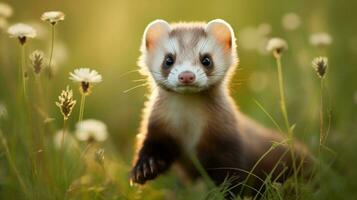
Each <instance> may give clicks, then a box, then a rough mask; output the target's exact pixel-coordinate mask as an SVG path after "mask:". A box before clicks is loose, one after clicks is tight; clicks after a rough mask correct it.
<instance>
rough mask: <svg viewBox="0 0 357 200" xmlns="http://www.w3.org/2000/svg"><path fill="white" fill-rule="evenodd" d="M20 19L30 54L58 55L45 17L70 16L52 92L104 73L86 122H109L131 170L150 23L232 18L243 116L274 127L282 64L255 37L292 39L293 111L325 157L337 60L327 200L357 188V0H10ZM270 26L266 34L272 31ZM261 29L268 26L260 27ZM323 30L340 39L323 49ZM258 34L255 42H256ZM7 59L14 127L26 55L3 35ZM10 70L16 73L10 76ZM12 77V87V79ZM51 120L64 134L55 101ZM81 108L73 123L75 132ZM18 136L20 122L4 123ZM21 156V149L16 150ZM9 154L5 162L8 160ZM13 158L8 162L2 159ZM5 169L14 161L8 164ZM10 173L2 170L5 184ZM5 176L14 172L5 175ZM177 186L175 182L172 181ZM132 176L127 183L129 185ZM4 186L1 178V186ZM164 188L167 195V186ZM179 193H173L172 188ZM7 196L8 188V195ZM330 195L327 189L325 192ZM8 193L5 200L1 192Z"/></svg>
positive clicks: (4, 92) (6, 89)
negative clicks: (323, 59) (321, 64)
mask: <svg viewBox="0 0 357 200" xmlns="http://www.w3.org/2000/svg"><path fill="white" fill-rule="evenodd" d="M1 2H5V3H7V4H9V5H11V6H12V7H13V10H14V13H13V16H12V17H11V18H9V19H8V21H9V22H8V23H9V24H13V23H17V22H24V23H28V24H31V25H33V26H34V27H35V28H36V29H37V31H38V35H39V36H38V37H37V38H36V39H33V40H31V41H30V42H29V43H28V45H27V53H30V52H32V51H33V50H35V49H42V50H43V51H44V52H45V53H46V54H48V51H49V46H50V45H49V44H50V32H49V31H50V27H49V25H48V24H46V23H45V22H42V21H41V20H40V16H41V14H42V13H43V12H44V11H49V10H60V11H63V12H64V13H65V14H66V19H65V21H63V22H60V23H59V24H58V25H57V26H56V48H55V52H54V54H55V55H54V58H55V62H56V68H57V70H56V75H55V77H54V79H53V83H52V85H51V88H52V89H51V95H50V96H49V98H50V102H55V101H56V100H57V96H58V95H59V94H60V92H61V90H62V89H64V88H65V86H66V85H71V86H72V88H74V89H75V95H76V98H77V99H79V96H78V94H79V93H78V91H77V86H76V85H75V84H73V83H71V81H70V80H69V79H68V77H69V72H70V71H73V69H75V68H78V67H89V68H93V69H96V70H98V72H99V73H101V74H102V75H103V82H102V83H100V84H98V85H97V86H95V88H94V89H93V94H92V95H90V96H89V97H88V98H87V102H86V110H85V116H84V118H95V119H99V120H102V121H103V122H105V123H106V124H107V126H108V129H109V133H110V143H111V145H113V149H114V150H113V151H115V152H116V155H117V156H118V157H120V158H119V159H120V160H121V162H122V163H124V165H126V166H129V165H130V162H131V158H132V155H133V151H134V148H133V144H134V141H135V134H136V133H137V129H138V126H139V123H140V114H141V109H142V108H143V104H144V102H145V100H146V95H145V94H146V93H147V89H146V87H139V88H137V89H133V90H131V91H129V92H127V93H125V92H124V91H125V90H127V89H129V88H132V87H134V86H136V85H140V84H141V83H138V82H133V80H136V79H140V78H143V77H142V76H140V75H139V74H138V73H137V72H133V73H128V72H129V71H132V70H136V69H138V67H137V64H136V61H137V59H138V57H139V55H140V53H139V46H140V42H141V37H142V34H143V31H144V29H145V27H146V25H147V24H148V23H149V22H151V21H152V20H155V19H157V18H161V19H165V20H167V21H168V22H179V21H209V20H211V19H215V18H222V19H224V20H226V21H227V22H229V23H230V24H231V25H232V27H233V28H234V31H235V34H236V36H237V44H238V54H239V58H240V64H239V70H238V71H237V72H236V75H235V77H234V80H233V81H232V84H231V89H232V95H233V96H234V98H235V100H236V102H237V104H238V105H239V107H240V109H241V111H243V112H244V113H246V114H248V115H249V116H251V117H253V118H254V119H256V120H258V121H259V122H261V123H263V124H265V125H266V126H269V127H273V128H274V124H273V123H272V122H271V120H270V119H269V118H268V117H267V116H266V115H265V114H264V112H263V111H262V110H261V109H260V108H259V106H257V104H256V103H255V100H256V101H258V102H260V103H261V104H262V105H263V106H264V108H265V109H266V110H267V111H268V112H269V113H270V114H271V115H272V116H273V117H274V118H276V119H277V121H278V122H279V123H281V124H282V123H283V119H282V117H281V114H280V110H279V99H278V97H279V96H278V95H279V91H278V85H277V84H278V83H277V76H276V66H275V62H274V59H273V57H272V56H271V55H269V54H267V53H266V52H264V51H262V50H261V45H264V41H265V40H261V37H255V38H254V34H255V32H254V31H259V30H261V29H264V28H265V29H264V30H265V33H264V38H270V37H275V36H278V37H282V38H284V39H286V40H287V42H288V45H289V50H288V51H287V52H285V53H284V55H283V58H282V59H283V71H284V79H285V87H286V96H287V97H286V98H287V104H288V113H289V117H290V120H291V122H292V124H294V123H296V129H295V132H296V133H297V137H298V138H300V139H301V140H303V141H304V142H305V143H307V144H308V146H310V147H311V149H312V151H314V152H316V149H317V144H318V134H319V118H318V117H319V116H318V114H319V113H318V112H319V110H318V109H319V79H318V78H317V76H316V74H315V72H314V71H313V69H312V67H311V60H312V59H313V58H314V57H316V56H320V55H322V56H327V57H328V58H329V69H328V74H327V79H326V81H325V89H326V90H325V91H326V92H325V94H324V95H325V111H326V124H328V114H329V113H330V114H331V115H330V116H331V128H330V132H329V136H328V139H327V146H328V147H329V148H331V149H332V150H333V151H335V152H336V155H335V154H333V153H327V154H328V158H327V160H328V163H329V168H331V170H332V171H333V173H331V174H333V175H331V174H329V177H326V184H329V185H328V186H326V188H328V189H327V190H326V191H325V196H324V197H325V198H331V199H333V198H338V197H344V199H352V198H353V196H355V195H356V192H357V191H355V189H354V188H357V171H356V170H355V168H356V166H357V157H356V156H355V152H356V150H357V148H356V143H357V78H356V76H357V66H356V64H357V26H356V19H357V12H355V11H354V10H355V8H356V7H357V1H353V0H344V1H337V0H314V1H308V0H289V1H286V0H272V1H262V0H251V1H244V0H205V1H188V0H181V1H179V0H177V1H168V0H146V1H144V0H142V1H139V0H131V1H123V0H106V1H94V0H86V1H84V0H77V1H70V0H62V1H44V0H23V1H20V0H11V1H10V0H7V1H6V0H5V1H1ZM291 12H293V13H295V14H297V15H298V16H299V17H300V22H301V24H300V26H299V27H298V28H297V29H296V30H286V28H284V25H283V23H282V20H283V18H284V16H285V15H286V14H287V13H291ZM262 27H264V28H262ZM259 28H260V29H259ZM316 32H327V33H329V34H330V35H331V37H332V38H333V42H332V44H331V45H329V46H328V47H327V48H325V49H324V50H323V51H321V49H318V48H316V47H314V46H312V45H311V44H310V43H309V37H310V35H311V34H313V33H316ZM252 35H253V36H252ZM0 36H1V40H0V41H1V43H0V45H1V46H2V47H1V48H2V49H1V54H2V55H1V56H0V59H1V60H0V65H1V66H0V70H1V71H0V73H1V74H0V88H1V89H0V102H3V103H4V104H5V105H7V106H8V107H9V108H8V110H9V111H8V112H9V114H8V115H9V119H7V120H6V121H1V122H0V123H4V124H5V123H8V124H13V123H11V120H13V119H11V116H12V113H11V110H14V109H12V108H14V105H13V100H12V99H11V95H10V94H11V93H13V92H14V91H13V87H14V86H11V84H13V83H16V82H11V80H12V79H15V80H16V78H17V76H16V75H17V73H16V72H17V66H19V64H20V62H19V60H20V57H19V56H20V50H19V48H18V44H17V41H16V40H13V39H10V38H8V35H7V34H6V30H2V32H1V35H0ZM4 69H6V70H4ZM9 80H10V82H9ZM51 105H52V106H51V107H50V109H51V110H50V116H51V117H54V118H55V119H56V120H55V121H54V122H53V123H54V125H55V126H56V127H58V129H59V128H60V127H61V125H62V121H61V115H60V113H59V111H58V109H57V107H55V105H54V103H53V104H51ZM78 109H79V105H78V106H76V108H75V110H74V113H73V116H74V117H73V118H72V120H70V123H71V125H70V126H69V127H70V128H69V129H71V130H73V129H74V124H75V120H74V119H76V118H77V114H78ZM4 126H5V127H7V128H8V130H11V125H4ZM14 149H15V148H14ZM0 156H3V155H0ZM1 160H2V161H3V159H1ZM1 164H2V165H5V163H1ZM1 176H3V175H2V174H1V173H0V179H1ZM4 176H5V175H4ZM169 177H170V178H172V179H175V176H169ZM125 178H126V177H123V178H122V181H124V180H126V179H125ZM0 182H1V181H0ZM157 190H159V191H162V192H163V193H165V191H164V190H162V188H157ZM166 190H169V188H166ZM0 193H1V188H0ZM322 193H323V192H322ZM0 196H1V195H0Z"/></svg>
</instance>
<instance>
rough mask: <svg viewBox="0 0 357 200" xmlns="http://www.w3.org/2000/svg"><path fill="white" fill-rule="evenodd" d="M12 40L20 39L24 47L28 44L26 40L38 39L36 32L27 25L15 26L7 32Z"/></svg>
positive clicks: (19, 24)
mask: <svg viewBox="0 0 357 200" xmlns="http://www.w3.org/2000/svg"><path fill="white" fill-rule="evenodd" d="M7 32H8V34H9V35H10V37H11V38H18V39H19V41H20V43H21V44H22V45H23V44H25V42H26V38H34V37H36V34H37V33H36V30H35V29H34V28H32V26H29V25H27V24H22V23H18V24H14V25H12V26H10V27H9V29H8V30H7Z"/></svg>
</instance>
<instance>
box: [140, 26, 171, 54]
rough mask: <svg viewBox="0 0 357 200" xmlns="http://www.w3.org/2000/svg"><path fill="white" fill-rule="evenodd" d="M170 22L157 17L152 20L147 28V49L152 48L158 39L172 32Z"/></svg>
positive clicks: (145, 38)
mask: <svg viewBox="0 0 357 200" xmlns="http://www.w3.org/2000/svg"><path fill="white" fill-rule="evenodd" d="M170 29H171V27H170V24H169V23H167V22H166V21H165V20H161V19H157V20H155V21H153V22H151V23H150V24H149V25H148V26H147V27H146V29H145V32H144V41H143V42H145V47H146V49H147V50H150V49H152V48H153V47H155V45H156V44H157V43H158V41H159V40H160V39H161V38H162V37H163V36H165V35H166V34H168V33H169V32H170Z"/></svg>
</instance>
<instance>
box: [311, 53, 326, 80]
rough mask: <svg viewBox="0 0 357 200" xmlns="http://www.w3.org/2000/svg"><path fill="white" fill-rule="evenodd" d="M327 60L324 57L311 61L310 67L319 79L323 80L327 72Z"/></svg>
mask: <svg viewBox="0 0 357 200" xmlns="http://www.w3.org/2000/svg"><path fill="white" fill-rule="evenodd" d="M327 64H328V59H327V58H326V57H316V58H314V59H313V60H312V67H313V68H314V69H315V71H316V73H317V75H318V76H319V77H320V78H324V77H325V74H326V70H327Z"/></svg>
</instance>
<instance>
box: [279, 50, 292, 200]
mask: <svg viewBox="0 0 357 200" xmlns="http://www.w3.org/2000/svg"><path fill="white" fill-rule="evenodd" d="M275 58H276V63H277V68H278V79H279V91H280V92H279V93H280V109H281V112H282V115H283V118H284V121H285V126H286V129H287V131H288V137H289V147H290V152H291V158H292V164H293V170H294V173H293V176H294V182H295V184H294V185H295V187H294V188H295V193H296V195H298V183H297V168H296V160H295V152H294V141H293V139H294V138H293V130H292V129H291V127H290V122H289V118H288V112H287V109H286V101H285V93H284V80H283V71H282V64H281V55H280V54H278V53H276V54H275Z"/></svg>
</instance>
